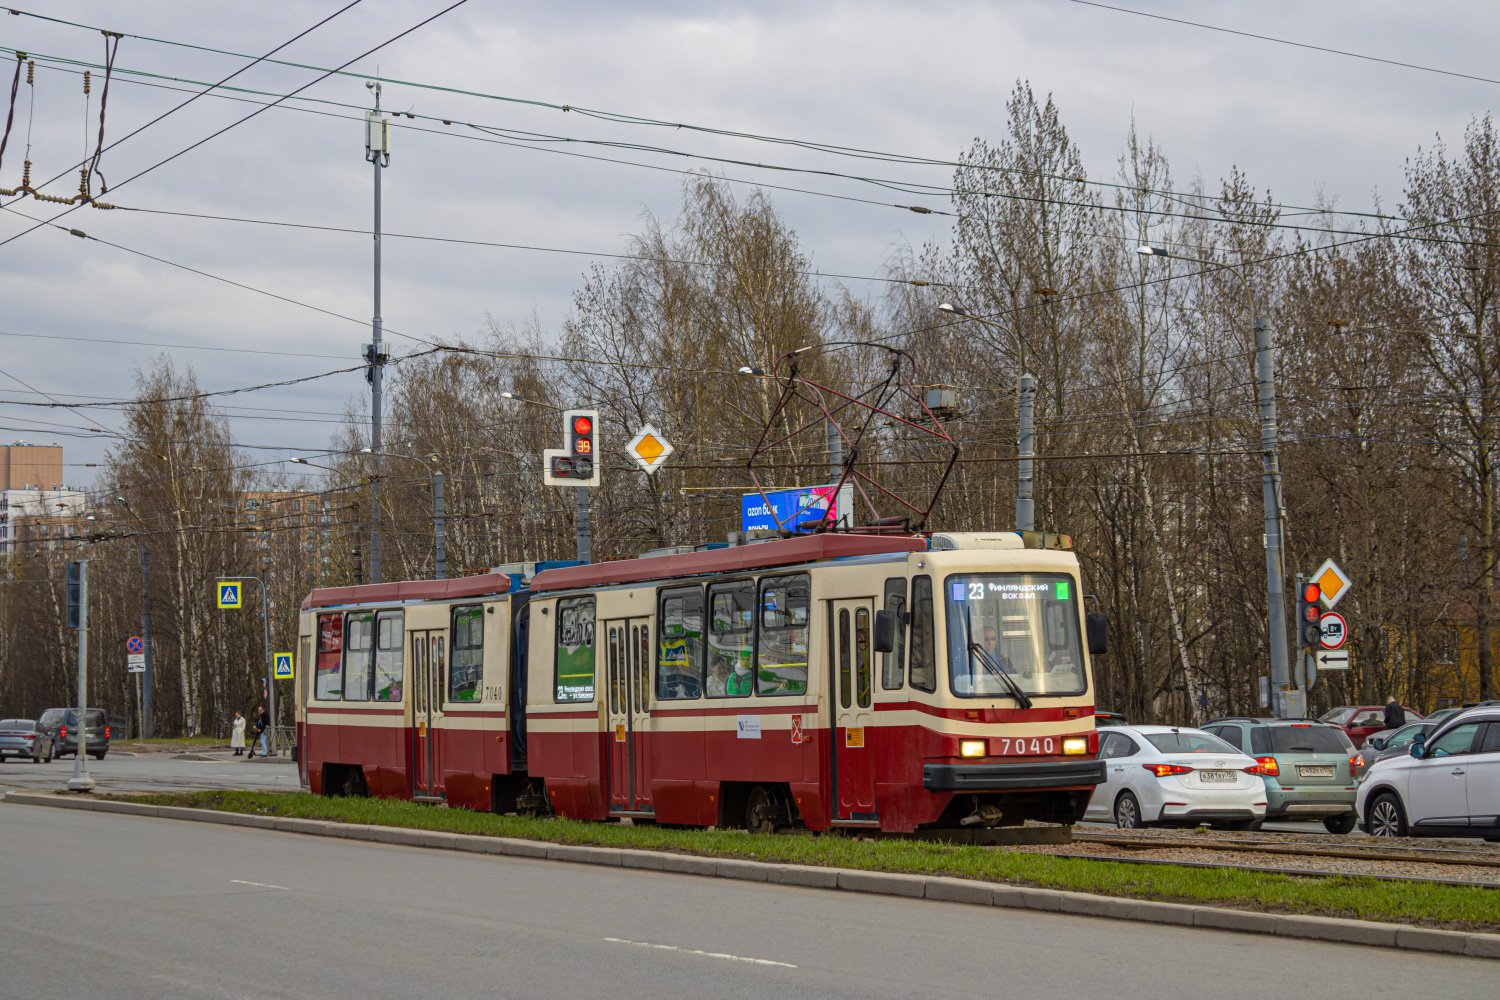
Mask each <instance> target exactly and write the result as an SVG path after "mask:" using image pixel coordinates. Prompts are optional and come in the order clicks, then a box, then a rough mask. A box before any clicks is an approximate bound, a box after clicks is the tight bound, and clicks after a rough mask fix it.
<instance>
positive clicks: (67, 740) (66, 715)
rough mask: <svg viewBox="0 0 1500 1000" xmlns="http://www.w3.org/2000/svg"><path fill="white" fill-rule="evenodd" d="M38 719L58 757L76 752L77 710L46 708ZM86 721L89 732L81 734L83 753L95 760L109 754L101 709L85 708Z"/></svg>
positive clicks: (107, 732) (107, 737)
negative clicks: (85, 734)
mask: <svg viewBox="0 0 1500 1000" xmlns="http://www.w3.org/2000/svg"><path fill="white" fill-rule="evenodd" d="M37 721H38V724H39V725H40V726H41V727H42V728H43V729H45V730H46V731H47V734H48V735H49V736H51V737H52V741H53V743H54V744H55V745H56V749H55V750H54V751H53V752H54V753H56V754H57V756H59V757H62V756H64V755H66V754H76V753H77V752H78V709H76V708H49V709H47V711H45V712H43V713H42V717H41V718H40V719H39V720H37ZM85 721H87V723H88V735H87V736H85V737H84V744H83V752H84V753H86V754H88V755H89V756H91V757H94V758H95V759H97V760H103V759H104V755H105V754H107V753H109V720H108V719H106V718H105V715H104V709H102V708H90V709H88V710H87V713H86V715H85Z"/></svg>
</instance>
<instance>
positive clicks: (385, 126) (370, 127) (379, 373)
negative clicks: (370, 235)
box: [365, 80, 391, 583]
mask: <svg viewBox="0 0 1500 1000" xmlns="http://www.w3.org/2000/svg"><path fill="white" fill-rule="evenodd" d="M365 86H366V87H369V88H370V90H371V92H372V93H373V94H374V95H375V110H374V111H372V112H370V113H369V114H368V115H367V116H366V118H365V159H366V160H367V161H368V162H370V163H373V164H374V165H375V227H374V234H375V312H374V315H373V317H372V319H371V320H370V340H371V342H370V343H369V344H367V345H366V346H365V362H366V363H367V364H368V365H369V368H368V369H367V371H366V377H367V378H368V379H369V382H370V448H371V450H372V451H374V452H376V454H375V456H374V459H375V472H374V475H372V476H371V477H370V494H371V509H370V582H371V583H379V582H380V455H379V451H380V444H381V442H380V404H381V394H382V384H381V383H382V382H383V380H384V373H385V359H386V353H385V345H384V344H383V343H382V342H381V318H380V172H381V171H382V170H384V169H385V168H386V167H387V166H389V165H390V162H391V139H390V120H389V119H387V118H382V117H381V116H380V83H379V82H378V81H375V80H372V81H370V82H368V83H366V84H365Z"/></svg>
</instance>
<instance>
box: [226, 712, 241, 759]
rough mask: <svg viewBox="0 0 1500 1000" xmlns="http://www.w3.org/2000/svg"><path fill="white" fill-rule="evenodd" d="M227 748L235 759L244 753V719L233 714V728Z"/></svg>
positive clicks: (237, 713) (236, 713)
mask: <svg viewBox="0 0 1500 1000" xmlns="http://www.w3.org/2000/svg"><path fill="white" fill-rule="evenodd" d="M229 747H230V749H232V750H233V751H234V755H235V756H236V757H238V756H240V755H241V754H243V753H244V752H245V717H244V716H243V715H241V714H240V713H239V712H235V713H234V728H233V729H232V730H231V731H230V733H229Z"/></svg>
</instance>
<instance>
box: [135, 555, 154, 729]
mask: <svg viewBox="0 0 1500 1000" xmlns="http://www.w3.org/2000/svg"><path fill="white" fill-rule="evenodd" d="M135 540H136V541H137V542H139V543H140V546H141V644H142V646H143V650H142V651H143V652H144V653H145V654H146V659H145V664H146V673H145V676H144V677H142V676H141V675H139V674H137V675H136V681H137V682H138V683H139V684H140V686H141V696H140V698H139V701H140V706H141V739H145V738H146V737H148V736H150V735H151V551H150V550H149V549H147V548H146V540H145V539H144V538H142V537H141V535H140V532H136V536H135Z"/></svg>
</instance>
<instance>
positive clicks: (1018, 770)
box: [922, 760, 1105, 792]
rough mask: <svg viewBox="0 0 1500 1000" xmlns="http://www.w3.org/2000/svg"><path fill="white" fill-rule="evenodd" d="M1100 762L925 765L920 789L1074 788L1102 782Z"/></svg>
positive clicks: (954, 790)
mask: <svg viewBox="0 0 1500 1000" xmlns="http://www.w3.org/2000/svg"><path fill="white" fill-rule="evenodd" d="M1104 777H1105V775H1104V761H1102V760H1021V761H1007V762H1005V763H986V764H926V765H924V766H923V768H922V787H923V788H925V789H927V790H928V791H929V792H985V791H1002V790H1004V791H1009V790H1013V789H1021V788H1074V787H1077V786H1079V785H1100V784H1103V783H1104Z"/></svg>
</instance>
